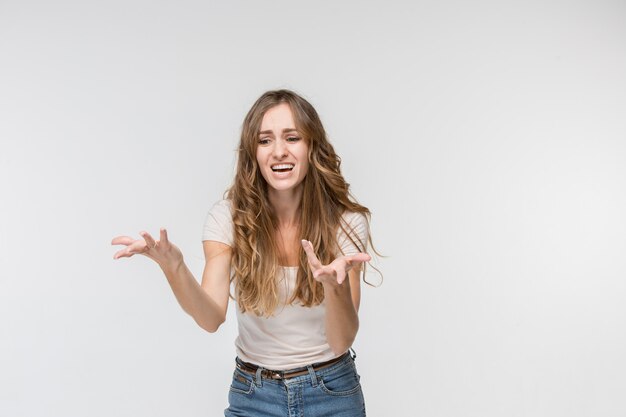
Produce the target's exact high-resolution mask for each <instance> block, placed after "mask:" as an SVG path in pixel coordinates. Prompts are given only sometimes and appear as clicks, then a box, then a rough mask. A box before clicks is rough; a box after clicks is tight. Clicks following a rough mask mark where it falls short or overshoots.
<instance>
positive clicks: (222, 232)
mask: <svg viewBox="0 0 626 417" xmlns="http://www.w3.org/2000/svg"><path fill="white" fill-rule="evenodd" d="M231 209H232V203H231V201H230V200H219V201H217V202H215V203H214V204H213V206H212V207H211V208H210V209H209V212H208V213H207V215H206V219H205V221H204V228H203V233H202V240H215V241H218V242H223V243H226V244H227V245H232V243H233V215H232V211H231Z"/></svg>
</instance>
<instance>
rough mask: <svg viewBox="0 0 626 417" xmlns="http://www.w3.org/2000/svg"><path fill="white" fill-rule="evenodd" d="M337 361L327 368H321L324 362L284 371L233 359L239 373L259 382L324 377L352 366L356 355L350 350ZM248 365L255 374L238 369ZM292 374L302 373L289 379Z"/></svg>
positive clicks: (237, 358)
mask: <svg viewBox="0 0 626 417" xmlns="http://www.w3.org/2000/svg"><path fill="white" fill-rule="evenodd" d="M335 359H336V360H337V361H336V362H334V363H331V364H330V365H328V366H323V365H324V363H325V362H316V363H312V364H310V365H307V366H301V367H298V368H292V369H286V370H270V369H267V368H264V367H262V366H258V365H254V364H248V363H246V362H244V361H242V360H241V359H240V358H239V357H236V358H235V362H236V364H237V365H238V366H237V368H238V370H239V371H240V372H243V373H247V374H248V375H251V376H254V379H255V380H260V379H268V380H284V379H289V380H294V379H296V378H302V377H306V376H307V375H310V376H313V375H317V376H322V375H325V374H327V373H330V372H333V371H334V370H336V369H338V368H340V367H343V366H346V365H347V364H349V365H352V366H354V359H356V353H355V352H354V350H353V349H350V350H349V351H348V352H346V353H344V354H343V355H341V356H339V357H338V358H335ZM248 365H252V366H254V367H257V368H256V371H255V372H250V371H249V370H246V371H244V370H242V369H241V368H240V367H247V366H248ZM319 365H322V366H323V367H322V368H320V369H315V367H316V366H319ZM292 373H302V374H301V375H296V376H293V377H289V376H288V374H292ZM268 374H278V375H285V378H280V379H277V378H270V377H268V376H267V375H268Z"/></svg>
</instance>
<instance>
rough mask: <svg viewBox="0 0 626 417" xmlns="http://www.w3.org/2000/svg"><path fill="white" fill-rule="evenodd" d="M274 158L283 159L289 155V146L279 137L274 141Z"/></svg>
mask: <svg viewBox="0 0 626 417" xmlns="http://www.w3.org/2000/svg"><path fill="white" fill-rule="evenodd" d="M272 154H273V156H274V158H276V159H283V158H284V157H286V156H287V146H286V144H285V141H283V140H281V139H279V140H276V141H274V149H273V152H272Z"/></svg>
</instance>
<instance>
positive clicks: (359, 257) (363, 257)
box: [348, 253, 372, 262]
mask: <svg viewBox="0 0 626 417" xmlns="http://www.w3.org/2000/svg"><path fill="white" fill-rule="evenodd" d="M371 260H372V257H371V256H369V255H368V254H367V253H357V254H355V255H352V256H348V261H349V262H369V261H371Z"/></svg>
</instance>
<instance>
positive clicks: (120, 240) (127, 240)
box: [111, 236, 135, 245]
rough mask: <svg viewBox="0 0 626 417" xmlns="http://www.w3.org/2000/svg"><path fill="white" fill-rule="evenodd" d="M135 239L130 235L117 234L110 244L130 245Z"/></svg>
mask: <svg viewBox="0 0 626 417" xmlns="http://www.w3.org/2000/svg"><path fill="white" fill-rule="evenodd" d="M134 241H135V239H133V238H132V237H130V236H117V237H114V238H113V240H112V241H111V245H130V244H131V243H133V242H134Z"/></svg>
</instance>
